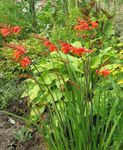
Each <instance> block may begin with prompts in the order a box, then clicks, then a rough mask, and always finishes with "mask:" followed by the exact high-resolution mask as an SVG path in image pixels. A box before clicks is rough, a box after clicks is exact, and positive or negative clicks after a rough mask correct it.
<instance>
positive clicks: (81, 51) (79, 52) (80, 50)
mask: <svg viewBox="0 0 123 150" xmlns="http://www.w3.org/2000/svg"><path fill="white" fill-rule="evenodd" d="M60 45H61V50H62V52H63V53H65V54H67V53H69V52H71V53H72V54H74V55H77V56H81V55H82V54H84V53H91V52H92V50H89V49H86V48H84V47H80V48H78V47H74V46H72V45H71V44H69V43H65V42H61V41H60Z"/></svg>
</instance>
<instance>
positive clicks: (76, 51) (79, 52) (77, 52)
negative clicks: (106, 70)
mask: <svg viewBox="0 0 123 150" xmlns="http://www.w3.org/2000/svg"><path fill="white" fill-rule="evenodd" d="M71 52H72V53H73V54H75V55H77V56H81V55H82V54H84V53H91V52H92V50H89V49H85V48H84V47H81V48H77V47H73V48H72V51H71Z"/></svg>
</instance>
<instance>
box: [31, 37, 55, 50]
mask: <svg viewBox="0 0 123 150" xmlns="http://www.w3.org/2000/svg"><path fill="white" fill-rule="evenodd" d="M34 37H35V38H37V39H39V40H41V41H42V42H43V44H44V46H46V47H48V49H49V51H50V52H53V51H57V47H56V46H55V45H54V44H53V43H52V42H51V41H50V40H48V39H46V38H42V37H40V36H39V35H37V34H36V35H34Z"/></svg>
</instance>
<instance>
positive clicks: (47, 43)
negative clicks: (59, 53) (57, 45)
mask: <svg viewBox="0 0 123 150" xmlns="http://www.w3.org/2000/svg"><path fill="white" fill-rule="evenodd" d="M51 45H52V43H51V42H50V41H49V40H45V41H44V46H46V47H49V46H51Z"/></svg>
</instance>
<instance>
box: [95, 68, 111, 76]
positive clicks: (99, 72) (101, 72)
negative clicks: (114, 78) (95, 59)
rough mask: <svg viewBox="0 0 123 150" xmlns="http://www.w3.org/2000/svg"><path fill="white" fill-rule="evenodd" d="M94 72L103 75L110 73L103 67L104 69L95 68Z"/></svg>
mask: <svg viewBox="0 0 123 150" xmlns="http://www.w3.org/2000/svg"><path fill="white" fill-rule="evenodd" d="M96 73H97V74H99V75H102V76H103V77H107V76H108V75H109V74H110V71H109V70H108V69H104V70H101V71H99V70H96Z"/></svg>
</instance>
